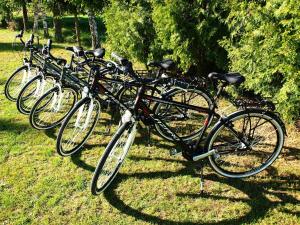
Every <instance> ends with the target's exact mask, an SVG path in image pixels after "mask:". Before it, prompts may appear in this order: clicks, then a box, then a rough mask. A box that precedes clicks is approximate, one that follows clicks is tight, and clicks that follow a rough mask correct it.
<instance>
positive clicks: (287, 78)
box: [222, 0, 300, 121]
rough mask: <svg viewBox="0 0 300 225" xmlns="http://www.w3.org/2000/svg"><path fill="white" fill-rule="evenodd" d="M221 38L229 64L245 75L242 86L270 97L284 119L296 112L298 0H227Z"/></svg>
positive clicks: (299, 60) (298, 92)
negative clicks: (226, 30)
mask: <svg viewBox="0 0 300 225" xmlns="http://www.w3.org/2000/svg"><path fill="white" fill-rule="evenodd" d="M230 3H231V4H230V8H231V11H230V14H229V16H228V18H227V24H228V26H229V28H230V32H231V36H230V38H227V39H226V40H225V41H223V42H222V45H223V46H224V47H225V48H226V50H227V51H228V55H229V59H230V68H231V69H232V70H234V71H238V72H241V73H242V74H243V75H245V76H246V78H247V79H246V82H245V84H244V85H245V87H246V88H247V89H250V90H255V92H256V93H259V94H261V95H263V96H269V97H272V98H273V100H274V101H275V102H276V103H277V109H278V110H279V112H281V113H282V115H283V116H284V118H285V119H287V120H290V121H291V120H294V119H296V118H298V117H299V114H300V105H299V99H300V51H299V49H300V2H299V1H297V0H269V1H266V2H265V1H260V2H255V1H253V2H250V3H249V2H248V1H239V0H231V2H230Z"/></svg>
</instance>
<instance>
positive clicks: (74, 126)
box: [56, 97, 101, 156]
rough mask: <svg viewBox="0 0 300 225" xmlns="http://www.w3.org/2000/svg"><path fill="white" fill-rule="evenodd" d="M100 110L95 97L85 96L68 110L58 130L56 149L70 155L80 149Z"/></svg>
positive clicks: (60, 153) (94, 124) (90, 132)
mask: <svg viewBox="0 0 300 225" xmlns="http://www.w3.org/2000/svg"><path fill="white" fill-rule="evenodd" d="M100 112H101V107H100V102H99V101H98V100H97V99H94V98H93V99H91V98H89V97H86V98H84V99H82V100H80V101H79V102H78V103H77V104H76V105H75V107H74V108H73V109H72V110H71V111H70V113H69V114H68V115H67V117H66V118H65V120H64V121H63V123H62V125H61V128H60V130H59V132H58V136H57V141H56V150H57V152H58V154H59V155H61V156H70V155H72V154H75V153H76V152H77V151H79V150H80V149H81V147H82V146H83V145H84V143H85V142H86V141H87V139H88V138H89V136H90V135H91V134H92V132H93V130H94V128H95V126H96V123H97V121H98V119H99V115H100Z"/></svg>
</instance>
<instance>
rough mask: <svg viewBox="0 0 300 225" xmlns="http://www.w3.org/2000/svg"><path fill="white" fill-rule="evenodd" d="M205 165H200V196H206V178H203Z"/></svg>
mask: <svg viewBox="0 0 300 225" xmlns="http://www.w3.org/2000/svg"><path fill="white" fill-rule="evenodd" d="M203 169H204V163H203V162H201V165H200V194H201V195H202V194H204V176H203Z"/></svg>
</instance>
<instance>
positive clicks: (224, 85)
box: [214, 83, 227, 101]
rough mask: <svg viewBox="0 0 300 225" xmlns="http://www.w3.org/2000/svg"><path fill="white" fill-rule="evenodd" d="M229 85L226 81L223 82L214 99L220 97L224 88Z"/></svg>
mask: <svg viewBox="0 0 300 225" xmlns="http://www.w3.org/2000/svg"><path fill="white" fill-rule="evenodd" d="M226 86H227V85H226V84H225V83H222V85H221V86H220V88H218V91H217V94H216V95H215V98H214V100H215V101H217V100H218V98H219V97H220V95H221V93H222V91H223V90H224V88H225V87H226Z"/></svg>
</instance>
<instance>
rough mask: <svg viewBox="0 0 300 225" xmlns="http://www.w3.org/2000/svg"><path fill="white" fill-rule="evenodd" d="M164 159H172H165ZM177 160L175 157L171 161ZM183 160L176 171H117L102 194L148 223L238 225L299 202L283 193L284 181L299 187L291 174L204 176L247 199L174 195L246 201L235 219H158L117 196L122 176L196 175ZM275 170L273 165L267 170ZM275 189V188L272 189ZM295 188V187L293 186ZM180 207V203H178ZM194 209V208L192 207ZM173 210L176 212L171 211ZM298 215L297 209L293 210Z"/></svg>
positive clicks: (113, 204) (146, 177) (140, 177)
mask: <svg viewBox="0 0 300 225" xmlns="http://www.w3.org/2000/svg"><path fill="white" fill-rule="evenodd" d="M134 159H135V160H145V158H144V157H141V158H140V157H135V158H134ZM153 160H165V159H163V158H154V159H153ZM167 161H174V160H170V159H168V160H167ZM175 161H177V160H175ZM179 162H181V163H183V164H184V165H185V166H186V167H185V168H183V169H181V170H179V171H176V172H170V171H159V172H147V173H135V174H122V173H120V174H118V176H117V177H116V179H115V180H114V181H113V182H112V184H111V186H110V187H109V188H108V189H107V190H106V191H105V192H104V196H105V198H106V199H107V201H108V202H109V203H110V204H111V205H112V206H114V207H115V208H116V209H118V210H119V211H120V212H122V213H124V214H126V215H129V216H132V217H134V218H135V219H136V220H141V221H145V222H148V223H155V224H224V225H231V224H241V223H249V222H251V221H257V220H259V219H260V218H263V217H264V216H265V215H266V214H267V213H268V211H269V210H270V209H272V208H275V207H276V206H279V205H282V204H299V203H300V202H299V201H298V200H297V199H296V198H295V197H293V196H291V195H290V194H288V193H286V191H287V190H289V187H286V184H287V183H289V185H291V186H297V188H296V190H300V185H299V178H300V177H295V176H286V177H272V179H271V180H268V181H264V180H262V181H253V180H247V179H246V180H242V179H229V178H225V177H220V176H218V175H216V174H214V173H209V174H206V175H205V180H206V182H218V183H220V184H224V185H227V186H229V187H231V188H234V189H236V190H238V191H240V192H241V193H243V194H244V195H246V196H247V198H244V197H243V198H240V197H228V196H222V194H221V195H213V194H210V193H205V194H200V193H199V194H189V193H177V196H179V197H183V198H191V199H198V198H203V199H206V198H208V199H212V200H216V201H218V200H229V201H232V202H242V203H244V204H247V205H248V206H249V207H250V211H249V212H247V213H246V214H244V215H242V216H240V217H239V218H232V219H224V220H222V221H218V222H215V221H212V222H209V221H205V222H202V221H197V222H190V221H172V220H168V219H162V218H160V217H158V216H154V215H151V214H147V213H144V212H142V211H139V210H138V209H135V208H134V207H132V206H130V204H126V203H125V202H124V201H122V199H121V198H120V197H119V196H118V193H117V191H116V189H117V188H118V186H119V185H120V184H121V183H122V182H123V181H124V180H126V179H129V178H136V179H161V178H163V179H167V178H171V177H176V176H186V175H190V176H192V177H195V176H197V175H196V174H195V172H194V171H193V167H191V166H190V165H189V164H190V163H189V162H186V161H179ZM270 170H271V171H272V170H275V168H274V167H271V169H270ZM272 190H276V191H272ZM293 190H295V188H293ZM266 195H273V196H274V197H275V198H277V199H278V200H275V201H274V200H270V199H269V198H268V197H266ZM178 207H179V208H180V206H178ZM195 210H196V209H195ZM285 212H286V213H288V214H292V215H295V212H292V211H289V210H285ZM174 213H176V212H174ZM296 214H297V215H299V212H296Z"/></svg>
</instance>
